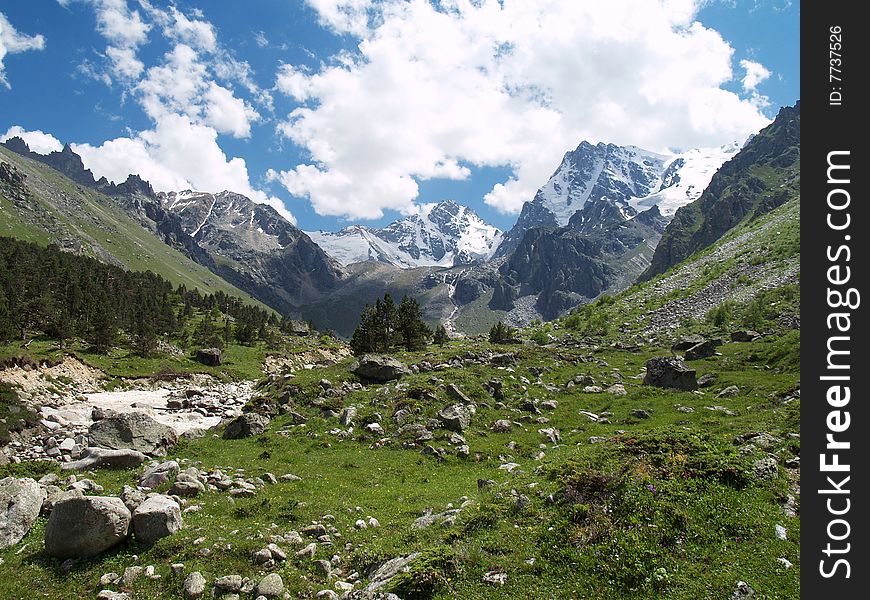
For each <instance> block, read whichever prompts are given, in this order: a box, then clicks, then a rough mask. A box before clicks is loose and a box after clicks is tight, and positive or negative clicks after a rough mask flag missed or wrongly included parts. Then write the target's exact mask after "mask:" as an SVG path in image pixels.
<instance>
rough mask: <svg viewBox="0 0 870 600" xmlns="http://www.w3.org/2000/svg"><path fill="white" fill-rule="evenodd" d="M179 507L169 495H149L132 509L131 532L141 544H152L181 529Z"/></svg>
mask: <svg viewBox="0 0 870 600" xmlns="http://www.w3.org/2000/svg"><path fill="white" fill-rule="evenodd" d="M182 525H183V522H182V520H181V507H180V506H179V505H178V503H177V502H176V501H175V500H173V499H172V498H170V497H169V496H163V495H156V496H151V497H150V498H148V499H147V500H145V502H143V503H142V504H140V505H139V507H138V508H136V510H134V511H133V534H134V535H135V536H136V539H137V540H139V541H140V542H142V543H143V544H153V543H154V542H156V541H157V540H159V539H161V538H165V537H168V536H170V535H172V534H173V533H175V532H177V531H178V530H179V529H181V527H182Z"/></svg>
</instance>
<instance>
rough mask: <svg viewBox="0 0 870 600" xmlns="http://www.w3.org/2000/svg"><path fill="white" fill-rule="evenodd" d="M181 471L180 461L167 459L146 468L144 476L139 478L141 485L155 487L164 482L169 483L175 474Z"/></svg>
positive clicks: (149, 487)
mask: <svg viewBox="0 0 870 600" xmlns="http://www.w3.org/2000/svg"><path fill="white" fill-rule="evenodd" d="M178 471H179V467H178V463H177V462H175V461H174V460H167V461H165V462H162V463H159V464H156V465H152V466H150V467H148V468H147V469H145V472H144V473H142V477H140V478H139V485H140V486H142V487H144V488H148V489H153V488H156V487H158V486H160V485H163V484H164V483H167V482H168V481H169V480H170V479H171V478H172V476H173V475H176V474H177V473H178Z"/></svg>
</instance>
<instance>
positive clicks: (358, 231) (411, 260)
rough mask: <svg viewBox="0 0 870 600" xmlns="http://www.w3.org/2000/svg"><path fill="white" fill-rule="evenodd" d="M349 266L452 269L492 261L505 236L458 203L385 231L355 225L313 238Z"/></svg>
mask: <svg viewBox="0 0 870 600" xmlns="http://www.w3.org/2000/svg"><path fill="white" fill-rule="evenodd" d="M308 236H309V237H311V239H313V240H314V241H315V242H316V243H317V244H318V245H319V246H320V247H321V248H323V249H324V250H325V251H326V252H327V254H330V255H331V256H332V257H333V258H335V259H336V260H337V261H338V262H340V263H341V264H343V265H349V264H351V263H356V262H363V261H366V260H377V261H381V262H386V263H389V264H392V265H395V266H397V267H400V268H403V269H408V268H414V267H422V266H440V267H451V266H454V265H458V264H471V263H474V262H478V261H481V260H486V259H488V258H489V257H490V256H491V255H492V253H493V251H494V250H495V248H496V247H497V246H498V243H499V240H500V238H501V232H500V231H499V230H498V229H496V228H495V227H493V226H492V225H489V224H487V223H486V222H485V221H484V220H483V219H481V218H480V217H479V216H478V215H477V214H476V213H475V212H474V211H473V210H471V209H470V208H468V207H466V206H463V205H461V204H459V203H457V202H454V201H453V200H446V201H444V202H439V203H437V204H425V205H422V206H421V207H420V211H419V212H418V213H415V214H412V215H409V216H407V217H404V218H402V219H398V220H396V221H393V222H392V223H390V224H389V225H387V226H386V227H383V228H381V229H377V228H371V227H364V226H362V225H351V226H349V227H345V228H344V229H342V230H341V231H337V232H323V231H319V232H308Z"/></svg>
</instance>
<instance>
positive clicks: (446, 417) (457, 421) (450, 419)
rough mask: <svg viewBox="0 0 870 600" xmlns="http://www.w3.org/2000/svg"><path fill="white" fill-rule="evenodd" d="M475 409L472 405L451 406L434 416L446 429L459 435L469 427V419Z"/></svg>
mask: <svg viewBox="0 0 870 600" xmlns="http://www.w3.org/2000/svg"><path fill="white" fill-rule="evenodd" d="M475 412H477V409H475V407H474V405H473V404H452V405H450V406H448V407H446V408H442V409H441V410H439V411H438V413H437V414H436V415H435V416H436V417H437V418H438V420H439V421H441V423H442V424H443V425H444V427H445V428H446V429H450V430H451V431H456V432H458V433H461V432H463V431H465V430H466V429H468V426H469V425H471V417H472V416H474V414H475Z"/></svg>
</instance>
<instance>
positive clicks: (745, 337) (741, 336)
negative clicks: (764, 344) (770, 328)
mask: <svg viewBox="0 0 870 600" xmlns="http://www.w3.org/2000/svg"><path fill="white" fill-rule="evenodd" d="M759 337H761V334H760V333H758V332H757V331H752V330H751V329H747V330H744V331H734V332H732V333H731V341H732V342H752V341H755V340H757V339H758V338H759Z"/></svg>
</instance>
